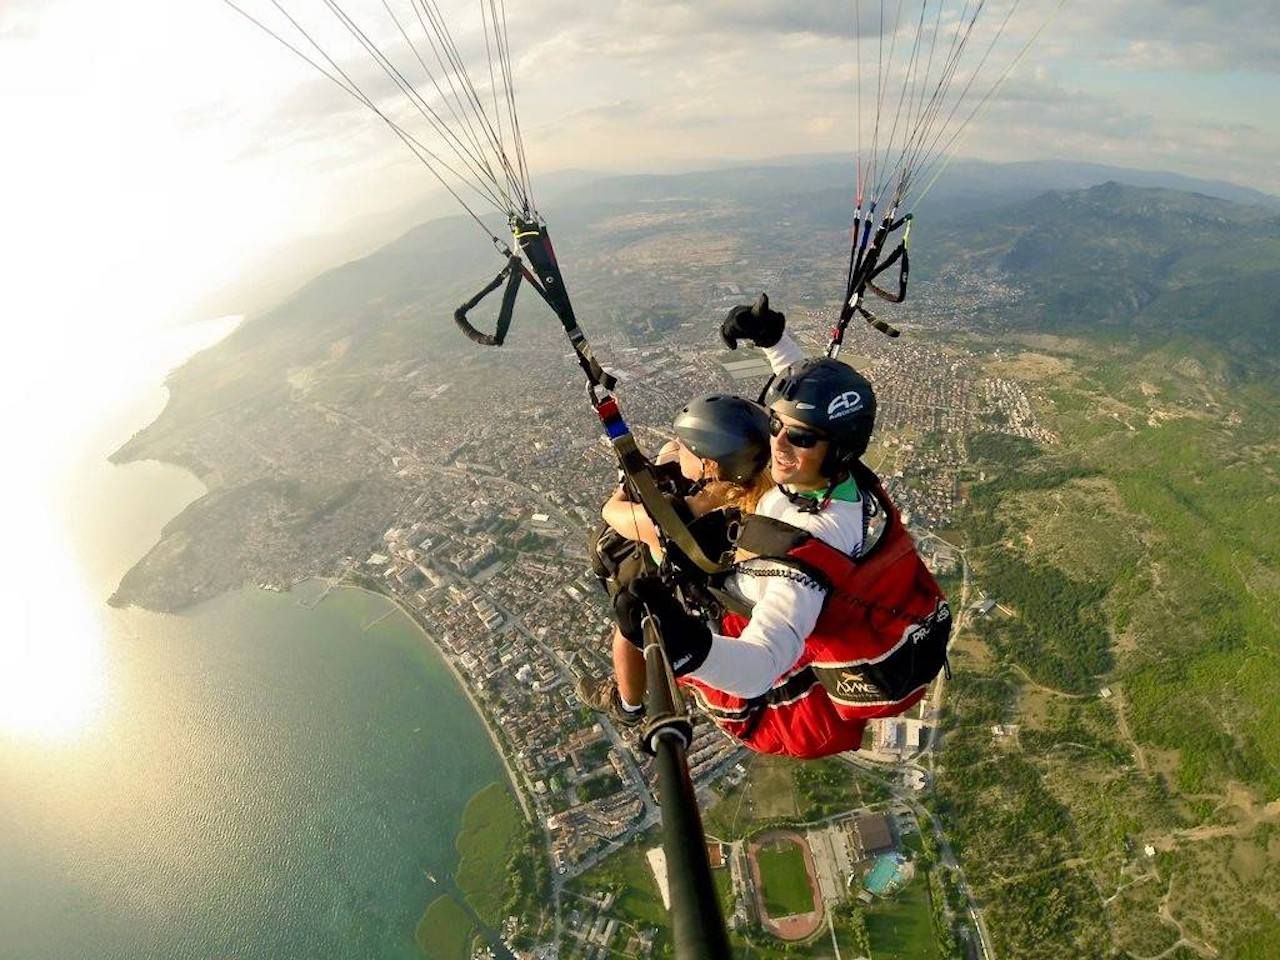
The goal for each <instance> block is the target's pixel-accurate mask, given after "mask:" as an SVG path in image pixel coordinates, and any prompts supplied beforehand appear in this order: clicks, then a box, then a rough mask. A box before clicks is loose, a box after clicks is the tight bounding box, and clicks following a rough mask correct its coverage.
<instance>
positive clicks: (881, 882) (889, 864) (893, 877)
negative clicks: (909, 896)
mask: <svg viewBox="0 0 1280 960" xmlns="http://www.w3.org/2000/svg"><path fill="white" fill-rule="evenodd" d="M901 863H902V858H901V857H899V856H898V855H897V854H894V853H888V854H885V855H884V856H883V857H881V858H880V859H879V860H877V861H876V865H875V866H874V867H872V868H871V872H870V873H868V874H867V879H866V882H865V885H866V888H867V889H868V890H870V891H871V892H872V893H874V894H878V895H883V894H884V893H887V892H888V891H889V889H890V888H891V887H892V886H893V885H894V884H895V883H897V881H898V867H899V866H900V865H901Z"/></svg>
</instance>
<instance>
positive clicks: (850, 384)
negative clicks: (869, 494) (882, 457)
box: [764, 357, 876, 479]
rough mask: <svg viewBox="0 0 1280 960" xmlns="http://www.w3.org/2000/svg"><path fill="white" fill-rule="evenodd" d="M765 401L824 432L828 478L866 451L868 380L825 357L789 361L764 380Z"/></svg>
mask: <svg viewBox="0 0 1280 960" xmlns="http://www.w3.org/2000/svg"><path fill="white" fill-rule="evenodd" d="M764 404H765V406H767V407H768V408H769V409H770V410H774V411H777V412H778V413H781V414H783V415H785V416H788V417H791V418H792V419H795V420H798V421H800V422H801V423H803V424H804V425H805V426H807V427H812V428H813V429H815V430H818V431H821V432H822V433H823V434H825V435H826V437H827V439H828V441H829V442H830V444H831V447H830V453H829V454H828V455H827V459H826V460H825V461H824V462H823V464H822V473H823V476H826V477H830V478H833V479H834V478H837V477H839V476H842V475H843V474H845V473H847V472H848V471H849V470H850V468H852V466H853V463H854V461H856V460H857V459H858V458H859V457H860V456H862V455H863V454H864V453H865V452H866V450H867V444H868V443H869V442H870V441H871V431H872V429H873V428H874V427H875V423H876V392H875V390H873V389H872V387H871V384H870V382H869V381H868V380H867V378H866V377H864V376H863V375H862V374H860V373H859V372H858V371H857V370H855V369H853V367H851V366H849V365H847V364H844V363H841V362H840V361H839V360H832V359H830V358H829V357H811V358H809V359H808V360H802V361H800V362H799V363H794V364H792V365H791V366H790V367H788V368H787V369H786V370H785V371H783V372H782V373H781V374H779V375H778V377H777V378H776V379H775V380H774V381H773V383H772V384H770V385H769V389H768V390H767V391H766V392H765V396H764Z"/></svg>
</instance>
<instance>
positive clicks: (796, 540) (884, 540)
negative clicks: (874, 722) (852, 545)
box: [681, 464, 951, 758]
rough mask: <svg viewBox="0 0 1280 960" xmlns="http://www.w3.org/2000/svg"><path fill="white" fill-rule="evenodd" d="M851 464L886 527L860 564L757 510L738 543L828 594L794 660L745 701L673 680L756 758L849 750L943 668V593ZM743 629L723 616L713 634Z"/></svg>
mask: <svg viewBox="0 0 1280 960" xmlns="http://www.w3.org/2000/svg"><path fill="white" fill-rule="evenodd" d="M859 467H861V469H860V470H859V471H858V473H857V475H856V479H857V481H858V485H859V488H860V489H861V490H862V491H863V492H864V493H866V494H869V495H871V496H872V497H874V499H875V500H876V501H878V502H879V504H880V506H881V509H883V511H884V514H885V523H884V528H883V530H882V532H881V534H880V536H879V538H878V539H877V540H876V541H875V542H874V543H873V544H872V545H871V546H870V547H869V548H868V549H866V550H864V551H863V553H862V555H861V556H859V557H858V558H856V559H855V558H852V557H849V556H847V555H846V554H844V553H841V552H840V551H839V550H837V549H836V548H834V547H832V546H830V545H829V544H827V543H825V542H823V541H822V540H819V539H818V538H817V537H814V536H812V535H811V534H809V533H807V532H806V531H804V530H800V529H798V528H796V527H793V526H791V525H790V524H788V523H783V522H782V521H779V520H773V519H770V518H768V517H762V516H759V515H755V514H753V515H752V516H750V517H748V518H747V520H746V521H745V522H744V524H743V531H742V535H741V537H740V538H739V540H738V545H739V547H740V548H741V549H743V550H745V551H746V552H748V553H750V554H753V555H755V556H761V557H768V558H772V559H777V560H779V561H780V562H782V563H786V564H788V565H790V566H794V567H795V568H797V569H798V570H800V571H801V572H803V573H804V574H805V575H806V576H809V577H812V578H813V579H814V580H817V581H818V582H819V583H821V584H822V585H823V586H824V587H825V588H826V591H827V595H826V599H825V601H824V602H823V606H822V613H821V615H820V616H819V617H818V622H817V624H816V625H815V626H814V629H813V632H812V633H811V634H809V636H808V637H806V638H805V643H804V651H803V653H801V655H800V659H798V660H797V661H796V662H795V664H794V665H793V666H792V667H791V669H790V670H788V671H787V672H786V673H785V674H783V675H782V676H781V677H779V678H778V679H777V680H776V681H775V682H774V684H773V686H772V687H771V688H770V689H769V690H768V691H766V692H765V693H764V694H763V695H762V696H759V697H755V698H753V699H751V700H747V699H744V698H742V697H736V696H734V695H733V694H729V693H725V692H724V691H722V690H717V689H715V688H714V687H710V686H708V685H707V684H705V683H702V682H701V681H699V680H696V679H695V678H693V677H685V678H682V680H681V682H682V683H684V684H686V685H687V686H689V687H690V688H692V691H693V693H694V695H695V697H696V698H697V699H698V701H699V703H700V704H701V706H702V707H703V709H704V710H706V711H707V712H708V713H709V714H710V715H711V717H712V719H714V720H715V721H716V723H717V724H719V726H720V727H721V728H722V729H724V730H725V731H727V732H728V733H730V734H732V735H733V736H734V737H736V738H738V739H739V740H741V741H742V742H743V743H744V744H746V746H748V747H750V748H751V749H752V750H756V751H758V752H760V753H777V754H784V755H787V756H792V757H800V758H813V757H824V756H828V755H830V754H833V753H840V752H842V751H845V750H856V749H858V747H859V746H861V744H862V735H863V730H864V728H865V727H866V723H867V721H868V720H870V719H873V718H876V717H892V716H895V715H897V714H900V713H903V712H904V711H905V710H907V709H908V708H909V707H911V706H913V705H914V704H915V703H917V702H918V701H919V700H920V698H921V697H923V696H924V693H925V690H926V689H927V688H928V686H929V683H930V682H931V681H932V680H933V678H934V677H935V676H937V674H938V671H939V670H941V669H942V668H943V666H944V665H945V664H946V660H947V643H948V641H949V639H950V636H951V610H950V608H949V607H948V606H947V601H946V598H945V597H944V596H943V594H942V591H941V590H940V589H939V588H938V584H937V581H936V580H934V578H933V575H932V574H930V573H929V570H928V568H926V567H925V565H924V561H923V560H921V559H920V554H919V553H918V552H917V551H916V548H915V543H914V542H913V541H912V539H911V535H910V534H909V533H908V532H907V530H906V527H904V526H903V524H902V518H901V517H900V516H899V515H898V511H897V508H896V507H894V505H893V503H892V502H891V501H890V500H889V497H888V495H887V494H886V493H885V492H884V487H883V486H882V485H881V483H880V480H879V478H878V477H876V476H875V474H873V473H872V472H871V471H870V470H869V469H867V468H866V467H863V466H862V465H861V464H859ZM747 622H748V621H747V618H745V617H742V616H740V615H738V614H733V613H730V614H726V615H725V616H724V618H723V620H722V621H721V625H720V632H721V633H723V634H725V635H726V636H733V637H736V636H738V635H739V634H741V633H742V631H743V629H744V628H745V627H746V625H747Z"/></svg>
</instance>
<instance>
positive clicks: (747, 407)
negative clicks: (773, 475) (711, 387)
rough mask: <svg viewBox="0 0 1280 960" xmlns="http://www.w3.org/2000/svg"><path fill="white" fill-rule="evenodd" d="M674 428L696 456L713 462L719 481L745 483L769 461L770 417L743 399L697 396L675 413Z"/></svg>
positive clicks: (722, 396)
mask: <svg viewBox="0 0 1280 960" xmlns="http://www.w3.org/2000/svg"><path fill="white" fill-rule="evenodd" d="M674 427H675V432H676V436H677V437H679V438H680V440H681V442H682V443H683V444H684V445H685V446H686V447H688V448H689V449H690V450H691V451H693V453H694V454H695V455H696V456H698V457H701V458H703V459H705V460H714V461H715V462H716V464H717V466H719V468H720V478H721V479H722V480H730V481H732V482H733V483H741V484H745V483H748V482H750V480H751V478H752V477H754V476H755V475H756V474H758V473H759V472H760V471H761V470H763V469H764V467H765V464H767V463H768V462H769V415H768V414H767V413H766V412H765V410H764V407H762V406H760V404H758V403H752V402H751V401H750V400H744V399H743V398H742V397H735V396H732V395H729V394H711V395H710V396H706V397H699V398H698V399H697V400H693V401H691V402H690V403H689V405H688V406H686V407H685V408H684V409H683V410H681V411H680V412H679V413H678V414H676V419H675V424H674Z"/></svg>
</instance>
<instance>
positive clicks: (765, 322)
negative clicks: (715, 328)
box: [720, 293, 787, 350]
mask: <svg viewBox="0 0 1280 960" xmlns="http://www.w3.org/2000/svg"><path fill="white" fill-rule="evenodd" d="M786 323H787V318H786V317H785V316H783V315H782V314H781V313H779V312H778V311H777V310H770V309H769V295H768V294H767V293H762V294H760V296H759V298H758V299H757V300H756V302H755V303H754V304H752V305H751V306H747V305H746V304H745V303H743V304H740V305H738V306H736V307H734V308H733V309H732V310H730V311H729V315H728V316H726V317H725V318H724V323H722V324H720V339H721V340H723V341H724V345H725V346H726V347H728V348H729V349H730V350H737V349H738V341H739V340H750V341H751V342H752V343H754V344H755V345H756V346H757V347H772V346H773V345H774V344H775V343H777V342H778V341H779V340H781V339H782V329H783V327H785V326H786Z"/></svg>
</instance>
